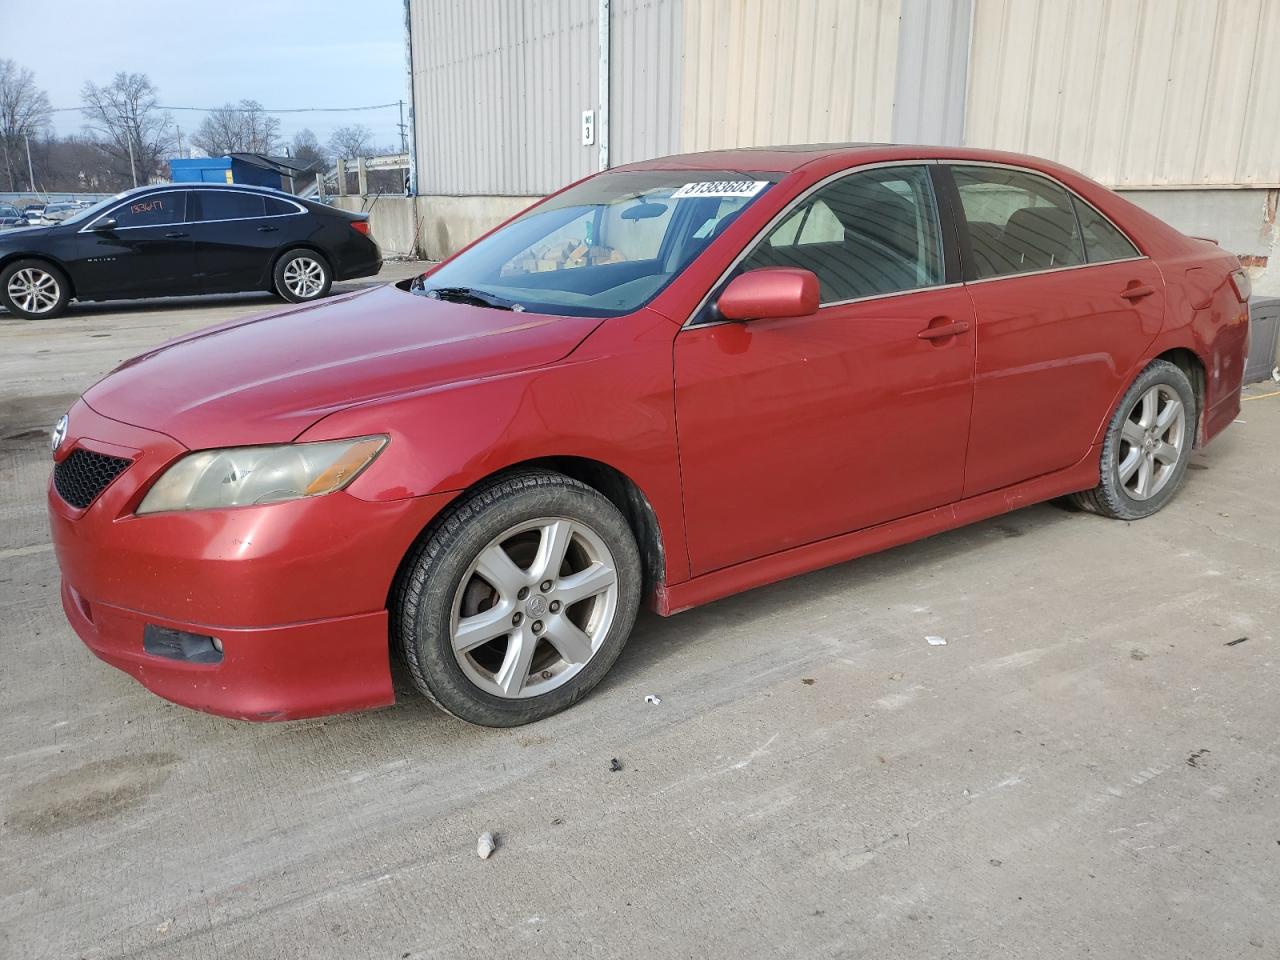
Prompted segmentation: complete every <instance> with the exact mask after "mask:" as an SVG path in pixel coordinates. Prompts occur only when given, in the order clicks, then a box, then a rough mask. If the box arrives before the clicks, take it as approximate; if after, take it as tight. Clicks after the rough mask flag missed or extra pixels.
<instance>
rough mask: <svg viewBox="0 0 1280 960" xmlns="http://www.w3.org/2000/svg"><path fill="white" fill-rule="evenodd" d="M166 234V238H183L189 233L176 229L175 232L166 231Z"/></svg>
mask: <svg viewBox="0 0 1280 960" xmlns="http://www.w3.org/2000/svg"><path fill="white" fill-rule="evenodd" d="M164 236H165V239H166V240H181V239H182V238H183V237H185V236H187V234H185V233H180V232H178V231H176V230H175V231H174V232H173V233H166V234H165V235H164Z"/></svg>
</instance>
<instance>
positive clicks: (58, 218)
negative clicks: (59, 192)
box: [41, 200, 82, 223]
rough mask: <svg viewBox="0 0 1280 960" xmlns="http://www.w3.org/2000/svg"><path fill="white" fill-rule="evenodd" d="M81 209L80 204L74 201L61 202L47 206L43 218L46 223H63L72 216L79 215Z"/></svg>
mask: <svg viewBox="0 0 1280 960" xmlns="http://www.w3.org/2000/svg"><path fill="white" fill-rule="evenodd" d="M81 209H82V208H81V206H80V204H78V203H76V202H75V201H74V200H60V201H58V202H57V203H51V204H49V205H48V206H46V207H45V208H44V212H43V213H42V214H41V217H42V218H43V220H44V222H45V223H61V222H62V221H63V220H65V219H67V217H69V216H71V215H72V214H74V213H79V212H80V210H81Z"/></svg>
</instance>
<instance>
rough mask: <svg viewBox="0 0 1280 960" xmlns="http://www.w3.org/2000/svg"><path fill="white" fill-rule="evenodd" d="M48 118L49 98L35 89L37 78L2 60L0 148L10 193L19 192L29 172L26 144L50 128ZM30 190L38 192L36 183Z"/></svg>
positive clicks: (22, 68) (23, 68)
mask: <svg viewBox="0 0 1280 960" xmlns="http://www.w3.org/2000/svg"><path fill="white" fill-rule="evenodd" d="M49 116H50V111H49V95H48V94H46V93H45V92H44V91H43V90H41V89H40V88H39V87H37V86H36V80H35V75H34V74H33V73H32V72H31V71H30V70H28V69H27V68H26V67H19V66H18V65H17V64H16V63H14V62H13V61H12V60H0V148H2V149H3V151H4V166H5V172H6V173H7V174H8V175H9V189H10V190H17V189H18V181H19V179H20V178H21V175H22V174H24V173H26V172H27V166H26V164H24V163H23V162H22V159H21V158H22V157H23V155H24V153H25V150H26V144H25V142H24V141H25V140H26V139H27V137H31V136H34V135H35V134H36V133H37V132H39V131H40V129H41V128H43V127H45V126H47V125H48V123H49ZM25 179H30V178H29V177H28V178H25ZM28 186H29V187H30V188H31V189H32V190H34V189H35V184H34V183H32V184H28Z"/></svg>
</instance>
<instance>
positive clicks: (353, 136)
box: [329, 123, 373, 160]
mask: <svg viewBox="0 0 1280 960" xmlns="http://www.w3.org/2000/svg"><path fill="white" fill-rule="evenodd" d="M372 143H373V131H372V130H370V129H369V128H368V127H366V126H364V125H363V124H359V123H357V124H355V125H354V126H351V127H339V128H338V129H337V130H335V131H333V136H331V137H330V138H329V150H330V151H331V152H332V153H333V155H334V157H335V158H340V159H343V160H350V159H351V158H353V157H362V156H368V155H369V153H370V150H369V147H370V144H372Z"/></svg>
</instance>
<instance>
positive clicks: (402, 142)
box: [397, 100, 409, 153]
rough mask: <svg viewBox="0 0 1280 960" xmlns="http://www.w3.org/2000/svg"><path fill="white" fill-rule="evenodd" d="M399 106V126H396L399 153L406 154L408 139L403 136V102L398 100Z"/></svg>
mask: <svg viewBox="0 0 1280 960" xmlns="http://www.w3.org/2000/svg"><path fill="white" fill-rule="evenodd" d="M399 104H400V123H399V124H397V126H399V127H400V152H401V153H408V152H409V138H408V136H407V135H406V134H405V125H404V101H403V100H400V101H399Z"/></svg>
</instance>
